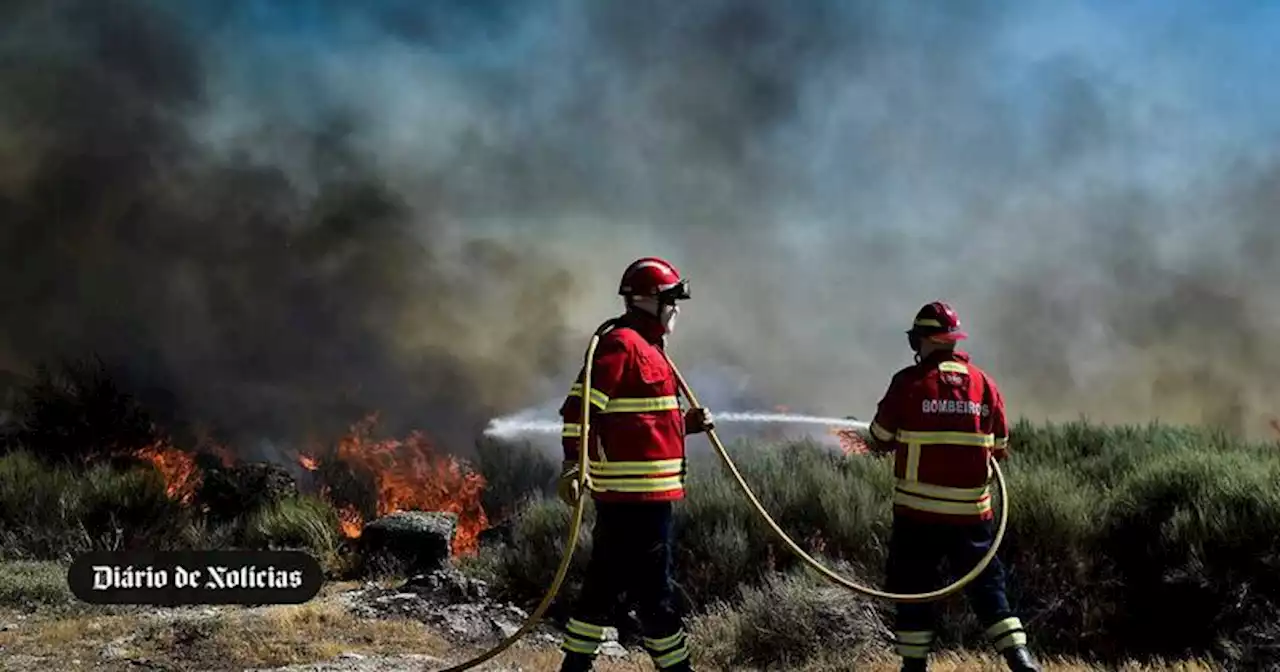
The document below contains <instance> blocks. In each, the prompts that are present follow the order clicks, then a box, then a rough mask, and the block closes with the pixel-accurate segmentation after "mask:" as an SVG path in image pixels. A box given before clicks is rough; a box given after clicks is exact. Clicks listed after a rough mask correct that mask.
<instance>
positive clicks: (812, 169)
mask: <svg viewBox="0 0 1280 672" xmlns="http://www.w3.org/2000/svg"><path fill="white" fill-rule="evenodd" d="M1235 9H1236V11H1235V12H1234V13H1228V11H1227V9H1226V8H1225V6H1223V5H1221V4H1217V5H1214V6H1213V7H1212V8H1209V7H1206V6H1199V5H1193V4H1192V3H1159V4H1147V5H1137V6H1128V7H1126V8H1121V9H1117V8H1114V7H1112V6H1107V5H1103V4H1101V3H1093V4H1080V3H1073V4H1072V5H1070V6H1054V7H1050V6H1048V5H1047V4H1039V3H1029V4H1020V5H1018V6H1017V7H997V6H996V5H994V4H982V5H976V4H967V5H966V6H965V7H964V8H963V9H961V8H960V7H958V6H956V7H952V6H949V5H945V4H941V3H938V4H930V5H925V4H923V3H920V4H917V3H873V2H847V3H834V2H813V3H771V2H764V1H763V0H750V1H747V2H742V1H738V2H728V1H727V0H722V1H717V0H711V1H708V2H701V3H684V2H675V1H674V0H663V1H660V2H656V3H595V2H586V1H585V0H555V1H551V2H542V3H533V2H522V3H497V2H443V1H432V2H424V1H421V0H419V1H414V2H407V1H392V0H386V1H383V2H367V3H358V4H352V3H338V2H320V1H318V0H317V1H313V2H309V3H275V4H272V3H267V2H254V1H250V0H235V1H224V2H212V1H209V2H194V3H181V5H178V4H174V3H161V2H159V1H158V0H156V1H148V0H120V1H117V2H112V3H90V2H86V1H83V0H57V1H45V2H35V1H34V0H19V1H18V2H11V3H7V4H6V5H5V8H4V9H0V26H4V28H0V31H3V32H2V33H0V90H2V91H4V92H5V94H4V95H3V96H0V222H2V226H3V228H2V229H0V245H3V248H2V249H3V250H4V255H5V256H4V263H3V264H0V368H9V369H15V370H20V371H25V370H28V369H29V368H30V367H31V366H32V365H33V364H34V363H36V362H38V361H41V360H43V359H46V358H49V357H54V356H60V355H76V354H80V353H84V352H88V351H94V352H98V353H101V354H102V355H103V356H104V357H105V358H107V359H109V360H111V361H115V362H118V363H121V365H122V366H124V367H125V370H126V371H127V373H128V376H129V377H130V378H131V379H132V381H133V382H134V384H135V385H136V386H137V387H138V388H139V389H142V390H144V391H145V393H146V395H148V398H149V400H150V401H151V403H152V404H153V405H156V406H157V407H159V408H162V409H164V412H165V414H167V416H168V418H169V419H170V420H173V421H191V422H195V421H198V422H200V423H207V424H209V425H211V426H213V427H216V428H218V429H219V431H221V432H223V433H225V434H227V435H228V436H230V437H231V438H232V439H233V440H243V441H244V442H245V443H246V444H249V443H255V444H256V443H258V442H259V440H261V439H263V438H264V437H265V438H268V439H270V440H272V441H276V440H284V441H288V440H294V439H296V438H297V437H299V436H301V435H303V434H307V433H324V432H329V431H332V430H333V429H335V428H337V427H341V426H344V425H345V424H347V423H349V422H351V421H352V420H354V419H355V418H357V417H358V416H359V415H360V414H362V413H363V412H365V411H367V410H371V409H377V410H381V411H382V412H383V414H384V418H386V420H387V421H388V422H389V423H390V428H391V429H393V430H395V429H403V428H408V427H421V428H424V429H426V430H428V431H430V432H431V433H432V434H433V435H435V436H437V437H439V438H440V439H441V440H442V441H443V442H445V443H446V444H447V445H450V446H462V445H465V444H466V443H468V442H469V441H470V440H471V438H472V437H474V436H475V435H477V434H478V433H479V431H480V429H481V428H482V427H483V426H484V423H485V422H486V421H487V419H488V418H489V417H492V416H494V415H499V414H504V413H509V412H513V411H517V410H519V409H522V408H526V407H530V406H535V405H538V404H543V403H546V402H547V400H548V399H555V398H557V397H559V395H562V394H563V392H564V390H565V388H566V387H567V385H568V383H569V379H570V378H571V377H572V375H573V373H574V372H575V371H576V370H577V366H578V360H579V358H580V351H581V348H582V347H583V346H585V344H586V338H587V336H588V335H589V333H590V331H591V329H593V328H594V327H595V326H596V325H597V324H598V323H599V322H601V321H602V320H603V319H605V318H607V317H609V316H610V315H612V314H614V313H616V311H617V309H618V306H619V304H618V300H617V297H616V296H614V295H613V292H614V289H615V287H616V283H617V276H618V273H620V271H621V269H622V268H623V267H624V266H625V265H626V264H627V263H628V262H630V261H631V260H632V259H634V258H636V257H639V256H645V255H649V254H657V255H661V256H665V257H667V258H669V259H671V260H672V261H674V262H675V263H676V264H677V265H678V266H679V267H680V268H681V270H682V271H683V272H685V273H686V274H687V275H688V276H690V277H691V278H692V282H693V294H694V298H693V300H692V301H691V302H690V303H689V304H688V305H687V307H686V308H685V310H684V311H683V313H682V315H681V319H680V323H679V331H678V332H677V334H676V335H675V337H674V338H673V343H672V346H671V350H672V353H673V356H674V357H675V358H676V360H677V362H678V363H680V364H681V366H682V367H683V368H684V369H685V372H686V373H687V374H688V375H689V378H690V382H691V383H692V384H693V385H694V387H695V389H696V390H698V391H699V393H700V396H702V397H704V399H703V401H705V402H706V403H708V405H711V406H712V407H713V408H719V409H723V410H741V409H748V408H762V407H763V408H768V407H771V406H773V405H776V404H785V405H786V406H788V407H789V408H790V409H791V410H793V411H796V412H801V413H812V414H830V415H850V414H852V415H857V416H858V417H861V418H864V419H865V418H867V417H869V415H870V414H871V413H872V412H873V410H874V405H875V402H876V401H877V399H878V398H879V395H880V394H881V393H882V392H883V389H884V386H885V385H886V384H887V381H888V378H889V376H890V375H891V374H892V373H893V371H894V370H896V369H897V368H899V367H901V366H903V365H905V364H907V363H908V362H909V353H908V352H907V351H906V344H905V337H903V335H902V331H903V330H904V329H905V328H906V327H907V325H908V324H909V321H910V318H911V316H912V315H913V313H914V312H915V310H916V309H917V308H918V307H919V306H920V305H921V304H923V303H925V302H928V301H931V300H934V299H939V298H941V299H946V300H949V301H951V302H952V303H953V305H955V306H956V308H957V309H958V310H959V312H960V314H961V316H962V319H963V320H964V321H965V325H966V327H967V329H968V331H969V332H970V334H971V335H972V338H973V340H972V342H971V344H970V347H971V352H972V353H973V354H974V356H975V358H976V360H977V361H978V363H979V364H980V365H983V366H985V367H986V368H987V369H988V370H989V371H990V372H991V373H992V374H993V375H995V376H996V378H997V380H998V381H999V382H1000V383H1001V384H1002V386H1003V387H1004V391H1005V395H1006V398H1007V400H1008V402H1009V405H1010V410H1011V412H1012V413H1013V414H1015V415H1026V416H1029V417H1033V418H1045V417H1049V418H1073V417H1076V416H1078V415H1080V414H1087V415H1089V416H1091V417H1095V418H1098V419H1102V420H1108V421H1145V420H1147V419H1154V418H1159V419H1163V420H1173V421H1189V422H1215V423H1222V424H1225V425H1227V426H1229V427H1231V428H1232V429H1235V430H1237V431H1241V432H1257V431H1265V429H1266V421H1267V419H1268V418H1269V417H1270V414H1271V413H1272V410H1273V408H1272V405H1271V404H1270V401H1269V400H1270V399H1272V398H1274V397H1275V394H1276V393H1277V392H1280V389H1277V388H1280V385H1277V383H1276V382H1274V381H1276V380H1277V374H1280V352H1277V350H1276V349H1274V348H1271V347H1270V346H1269V339H1268V335H1269V334H1271V333H1274V329H1275V328H1276V327H1277V326H1280V324H1277V323H1280V292H1276V291H1273V288H1274V287H1275V286H1276V285H1277V283H1280V263H1277V262H1280V259H1277V256H1280V245H1278V244H1277V240H1278V239H1280V238H1278V236H1277V234H1276V233H1275V225H1274V223H1273V219H1274V216H1275V213H1276V212H1277V207H1278V206H1280V202H1278V201H1280V199H1278V197H1277V196H1276V195H1275V194H1276V193H1277V192H1276V187H1277V186H1280V182H1278V179H1280V162H1277V160H1276V159H1277V157H1276V156H1275V151H1274V149H1272V148H1274V147H1275V146H1276V144H1275V142H1274V141H1275V138H1276V133H1275V131H1276V128H1275V124H1274V122H1273V121H1272V120H1271V118H1269V117H1268V116H1267V115H1265V113H1261V112H1260V111H1261V110H1265V109H1271V107H1270V106H1272V105H1274V104H1275V103H1276V102H1277V100H1276V99H1277V96H1276V95H1275V94H1276V92H1277V89H1276V87H1275V85H1273V84H1271V83H1270V82H1271V79H1272V78H1271V77H1270V74H1271V73H1270V72H1269V69H1268V63H1269V61H1268V60H1267V59H1266V55H1267V49H1268V48H1270V47H1269V44H1270V43H1269V42H1267V40H1268V39H1269V38H1268V37H1267V30H1266V27H1267V26H1268V25H1270V24H1271V23H1273V22H1274V21H1275V12H1274V11H1271V12H1265V11H1264V10H1263V9H1257V8H1253V7H1247V6H1245V5H1243V4H1241V5H1240V6H1238V7H1236V8H1235ZM250 439H252V441H250Z"/></svg>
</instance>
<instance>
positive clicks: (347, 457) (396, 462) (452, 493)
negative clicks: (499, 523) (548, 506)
mask: <svg viewBox="0 0 1280 672" xmlns="http://www.w3.org/2000/svg"><path fill="white" fill-rule="evenodd" d="M377 422H378V415H377V414H376V413H374V414H371V415H369V416H368V417H366V418H365V419H364V420H362V421H361V422H359V423H356V425H354V426H353V427H352V428H351V430H350V432H348V433H347V435H346V436H344V437H343V438H342V440H341V441H339V442H338V445H337V449H336V451H334V454H333V457H334V459H336V460H337V461H340V462H343V463H345V464H347V465H348V466H350V467H353V468H356V469H358V470H361V471H364V472H366V473H368V474H370V475H372V476H373V479H374V483H375V487H376V488H377V512H376V513H377V515H378V516H385V515H388V514H391V513H395V512H397V511H413V510H416V511H443V512H449V513H454V514H457V516H458V524H457V530H456V532H455V533H454V539H453V552H454V555H471V554H474V553H475V551H476V549H477V548H478V545H479V534H480V533H481V532H483V531H484V530H485V529H487V528H488V527H489V519H488V517H487V516H486V515H485V512H484V507H482V506H481V504H480V494H481V493H482V492H483V491H484V486H485V481H484V478H483V477H482V476H481V475H480V474H478V473H475V472H474V471H472V470H471V469H470V468H469V467H467V466H466V465H464V464H462V463H460V462H459V461H458V460H457V458H455V457H453V456H452V455H442V454H440V453H438V452H436V450H435V448H434V447H433V446H432V445H431V442H430V441H429V440H428V439H427V437H426V435H424V434H423V433H422V432H417V431H415V432H413V433H411V434H410V435H409V436H408V437H407V438H405V439H403V440H401V439H383V440H376V439H374V438H373V437H372V434H373V429H374V427H375V426H376V425H377ZM320 462H321V459H320V458H317V457H315V456H313V455H307V454H299V455H298V463H299V464H301V465H302V466H303V468H305V469H307V470H308V471H316V470H318V469H319V467H320ZM321 491H322V495H323V496H326V497H328V496H329V495H330V493H329V490H328V487H327V486H323V487H322V488H321ZM338 515H339V519H340V521H341V526H342V532H343V534H344V535H346V536H347V537H349V538H357V537H359V536H360V533H361V531H362V529H363V527H364V523H365V520H364V517H363V516H362V515H361V514H360V511H359V510H358V509H357V508H356V507H354V506H344V507H342V508H341V509H340V510H339V514H338Z"/></svg>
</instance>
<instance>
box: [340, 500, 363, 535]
mask: <svg viewBox="0 0 1280 672" xmlns="http://www.w3.org/2000/svg"><path fill="white" fill-rule="evenodd" d="M338 524H339V525H341V526H342V534H343V536H345V537H347V538H348V539H355V538H357V537H359V536H360V532H361V531H363V529H364V517H363V516H361V515H360V512H359V511H357V510H356V507H354V506H344V507H342V508H341V509H339V510H338Z"/></svg>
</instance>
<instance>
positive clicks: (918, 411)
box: [871, 301, 1039, 672]
mask: <svg viewBox="0 0 1280 672" xmlns="http://www.w3.org/2000/svg"><path fill="white" fill-rule="evenodd" d="M907 337H908V341H909V343H910V345H911V349H912V350H914V351H915V352H916V363H915V365H914V366H909V367H906V368H904V369H902V370H900V371H898V372H897V373H896V374H895V375H894V376H893V380H892V381H891V382H890V383H889V389H888V391H886V392H885V395H884V398H883V399H882V400H881V401H880V404H879V408H878V409H877V411H876V417H875V419H874V420H873V421H872V423H871V435H872V436H873V437H874V439H875V442H874V445H875V446H876V450H877V452H881V453H885V452H890V451H892V452H893V453H894V476H896V478H897V487H896V488H895V491H894V498H893V514H894V519H893V532H892V538H891V540H890V543H889V557H888V561H887V566H886V577H885V585H886V589H887V590H889V591H891V592H900V593H921V592H927V591H930V590H934V589H936V588H938V587H939V585H938V579H939V578H940V577H939V576H938V569H939V564H940V562H941V560H942V558H943V557H946V558H947V559H948V560H949V562H950V566H951V569H952V571H953V572H956V573H957V574H958V573H963V572H968V571H969V569H970V568H972V567H974V566H976V565H977V564H978V562H979V561H980V560H981V559H982V557H983V556H984V555H985V554H986V553H987V551H988V550H990V548H991V543H992V541H993V538H994V536H995V525H994V520H993V519H994V513H993V510H992V506H991V489H990V481H991V473H990V465H989V457H990V456H991V455H995V457H996V459H1000V460H1003V459H1004V458H1005V456H1006V454H1007V450H1008V442H1009V427H1008V420H1007V418H1006V416H1005V408H1004V400H1003V398H1002V397H1001V395H1000V390H999V389H998V388H997V387H996V384H995V381H994V380H992V379H991V376H990V375H988V374H987V373H986V372H985V371H983V370H982V369H980V368H978V367H977V366H975V365H974V364H973V363H972V362H971V361H969V355H968V354H967V353H964V352H962V351H959V350H956V348H955V344H956V342H957V341H959V340H962V339H964V338H966V334H965V333H964V332H963V331H961V330H960V319H959V318H958V317H957V316H956V313H955V311H954V310H952V309H951V307H950V306H948V305H947V304H946V303H943V302H941V301H937V302H934V303H930V304H928V305H926V306H924V307H923V308H921V309H920V312H919V313H917V314H916V319H915V324H914V325H913V326H912V328H911V329H910V330H909V331H908V332H907ZM965 588H966V592H967V594H968V598H969V602H970V604H971V605H972V607H973V610H974V612H975V614H976V615H977V616H978V619H979V620H980V621H981V623H982V625H983V628H984V629H985V634H986V637H987V638H988V641H990V642H991V644H992V645H993V646H994V647H995V649H996V650H997V651H999V652H1001V653H1002V654H1003V655H1004V657H1005V660H1006V661H1007V662H1008V665H1009V668H1010V669H1011V670H1038V669H1039V667H1038V666H1037V665H1036V663H1035V661H1034V660H1033V658H1032V657H1031V655H1030V653H1029V652H1028V651H1027V648H1026V643H1027V635H1026V632H1025V630H1024V629H1023V626H1022V621H1020V620H1019V619H1018V617H1017V616H1015V615H1014V614H1013V612H1012V611H1011V610H1010V609H1009V603H1008V600H1007V598H1006V597H1005V586H1004V568H1003V566H1002V565H1001V563H1000V559H999V557H996V558H994V559H992V561H991V563H990V564H989V565H988V566H987V568H986V570H985V571H983V573H982V574H980V575H979V576H978V577H977V578H976V579H975V580H974V581H973V582H972V583H970V584H968V585H967V586H966V587H965ZM894 634H895V642H896V649H897V652H898V655H900V656H902V659H903V665H902V669H903V670H904V672H905V671H907V670H925V669H927V661H928V655H929V651H930V649H931V647H932V644H933V639H934V612H933V605H932V604H931V603H921V604H900V605H898V609H897V618H896V622H895V624H894Z"/></svg>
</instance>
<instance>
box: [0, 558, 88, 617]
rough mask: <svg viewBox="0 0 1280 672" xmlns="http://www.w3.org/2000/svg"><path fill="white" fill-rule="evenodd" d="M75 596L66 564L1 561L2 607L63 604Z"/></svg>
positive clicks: (0, 599)
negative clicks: (70, 586) (72, 593)
mask: <svg viewBox="0 0 1280 672" xmlns="http://www.w3.org/2000/svg"><path fill="white" fill-rule="evenodd" d="M72 599H74V598H73V596H72V595H71V589H70V588H69V587H68V586H67V568H66V567H65V566H63V565H60V564H58V563H56V562H25V561H16V562H5V563H3V564H0V606H5V607H14V608H29V607H32V606H40V605H47V606H62V605H66V604H68V603H69V602H71V601H72Z"/></svg>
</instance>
